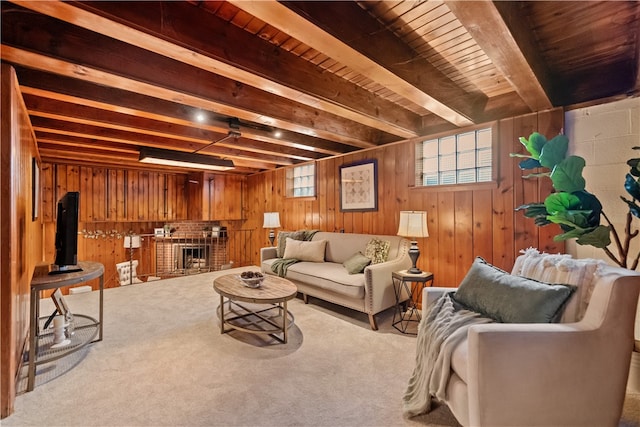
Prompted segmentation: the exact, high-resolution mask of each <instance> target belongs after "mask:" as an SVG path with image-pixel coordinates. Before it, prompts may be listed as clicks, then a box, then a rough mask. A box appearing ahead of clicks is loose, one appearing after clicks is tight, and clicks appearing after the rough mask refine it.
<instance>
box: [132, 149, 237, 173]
mask: <svg viewBox="0 0 640 427" xmlns="http://www.w3.org/2000/svg"><path fill="white" fill-rule="evenodd" d="M139 160H140V162H142V163H151V164H155V165H164V166H178V167H185V168H196V169H206V170H217V171H225V170H229V169H233V168H234V164H233V161H231V160H228V159H221V158H219V157H213V156H207V155H204V154H195V153H185V152H182V151H173V150H165V149H162V148H152V147H142V148H140V158H139Z"/></svg>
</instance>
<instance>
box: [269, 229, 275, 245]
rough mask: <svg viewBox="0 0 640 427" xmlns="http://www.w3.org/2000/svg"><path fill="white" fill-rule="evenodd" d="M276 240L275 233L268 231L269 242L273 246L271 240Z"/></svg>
mask: <svg viewBox="0 0 640 427" xmlns="http://www.w3.org/2000/svg"><path fill="white" fill-rule="evenodd" d="M275 240H276V233H275V232H274V231H273V230H270V231H269V244H270V245H271V246H273V242H274V241H275Z"/></svg>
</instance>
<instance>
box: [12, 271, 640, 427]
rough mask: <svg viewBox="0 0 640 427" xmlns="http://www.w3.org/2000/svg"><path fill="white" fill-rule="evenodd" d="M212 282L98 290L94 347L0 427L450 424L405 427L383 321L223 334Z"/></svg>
mask: <svg viewBox="0 0 640 427" xmlns="http://www.w3.org/2000/svg"><path fill="white" fill-rule="evenodd" d="M243 269H247V268H243ZM226 273H228V271H226V272H223V274H226ZM218 274H221V273H220V272H217V273H205V274H200V275H197V276H187V277H181V278H175V279H169V280H162V281H157V282H151V283H145V284H138V285H133V286H127V287H121V288H114V289H108V290H105V303H104V319H105V325H104V340H103V341H102V342H99V343H94V344H92V345H90V346H89V347H87V348H86V349H85V350H83V351H80V352H78V353H76V354H75V355H74V356H70V357H68V358H65V359H62V360H60V361H58V362H57V363H51V364H47V365H43V366H40V367H39V368H38V371H39V373H38V376H37V378H36V388H35V390H34V391H32V392H29V393H21V394H20V395H19V396H18V398H17V400H16V411H15V413H14V414H13V415H11V416H10V417H8V418H6V419H4V420H2V425H3V426H45V425H46V426H53V425H61V426H62V425H64V426H163V425H170V426H197V425H202V426H417V425H422V426H434V427H435V426H457V425H458V424H457V423H456V421H455V419H454V418H453V416H452V415H451V413H450V412H449V411H448V409H447V408H446V407H445V406H441V407H438V408H437V409H435V410H434V411H432V412H431V413H429V414H427V415H424V416H420V417H415V418H412V419H406V418H403V416H402V411H401V397H402V394H403V392H404V390H405V387H406V384H407V380H408V378H409V375H410V374H411V371H412V369H413V363H414V357H415V354H414V353H415V337H413V336H409V335H403V334H401V333H399V332H397V331H396V330H395V329H394V328H393V327H392V326H391V319H392V317H393V311H392V310H387V311H386V312H384V313H382V314H381V315H379V317H378V320H379V326H380V330H379V331H377V332H375V331H371V330H370V328H369V325H368V321H367V317H366V315H364V314H360V313H356V312H353V311H350V310H346V309H342V308H340V307H336V306H334V305H331V304H328V303H324V302H322V301H319V300H317V299H312V302H311V304H308V305H305V304H304V303H303V302H302V301H301V300H300V299H295V300H293V301H290V304H289V308H290V310H291V312H292V313H293V314H294V315H295V325H294V326H293V327H292V328H291V329H290V335H289V343H287V344H279V343H277V341H275V340H273V339H271V338H268V337H261V336H254V335H248V334H243V333H240V332H231V333H228V334H224V335H222V334H220V329H219V325H218V321H217V318H216V315H215V310H216V307H217V306H218V302H219V296H218V295H217V294H216V293H215V292H214V291H213V288H212V283H213V278H214V277H215V276H216V275H218ZM97 295H98V293H97V292H91V293H87V294H78V295H71V296H69V297H66V299H67V302H68V304H69V305H70V308H71V310H72V311H74V312H76V313H84V314H89V315H94V316H97V309H96V307H97ZM49 303H50V302H49V300H46V301H44V302H43V304H49ZM51 307H52V306H51ZM51 307H49V306H47V307H46V308H43V310H42V312H43V313H47V312H49V309H50V308H51ZM89 307H90V308H89ZM21 386H22V387H24V386H25V381H21ZM638 414H640V396H635V398H634V399H631V398H629V399H627V404H626V406H625V417H624V418H623V420H622V421H621V423H620V425H621V426H625V427H631V426H634V427H635V426H638V425H639V423H638V421H636V420H637V415H638ZM629 417H635V418H629Z"/></svg>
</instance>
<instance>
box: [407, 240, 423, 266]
mask: <svg viewBox="0 0 640 427" xmlns="http://www.w3.org/2000/svg"><path fill="white" fill-rule="evenodd" d="M408 254H409V258H411V264H412V266H411V268H410V269H408V270H407V273H409V274H421V273H422V270H420V269H419V268H418V267H416V263H417V262H418V258H419V257H420V249H418V242H416V241H415V240H413V241H411V247H410V248H409V252H408Z"/></svg>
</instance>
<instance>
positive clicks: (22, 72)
mask: <svg viewBox="0 0 640 427" xmlns="http://www.w3.org/2000/svg"><path fill="white" fill-rule="evenodd" d="M16 73H17V74H18V76H19V77H18V78H19V81H20V90H21V91H22V93H23V94H31V95H36V96H39V97H44V98H51V99H54V100H59V101H64V102H68V103H73V104H78V105H83V106H89V107H93V108H98V109H103V110H109V111H117V112H120V113H122V114H128V115H133V116H137V117H144V118H148V119H151V120H160V121H165V122H168V123H174V124H177V125H184V126H198V127H200V128H202V129H207V130H210V131H213V132H226V131H228V129H229V123H228V121H223V120H220V119H216V118H215V114H213V113H211V112H209V111H204V110H201V109H197V108H194V107H190V106H186V105H184V104H178V103H174V102H170V101H165V100H160V99H157V98H152V97H148V96H145V95H141V94H137V93H132V92H127V91H124V90H120V89H116V88H107V87H104V86H101V85H97V84H93V83H90V82H85V81H80V80H76V79H73V78H69V77H64V76H60V75H54V74H49V73H44V72H41V71H38V70H32V69H28V68H23V67H17V68H16ZM197 113H203V114H204V115H205V116H206V117H205V120H204V121H203V122H197V121H196V119H195V117H196V114H197ZM239 130H240V132H241V133H242V135H243V136H245V137H247V138H250V139H254V140H256V141H263V142H267V143H271V144H275V145H280V146H283V147H293V148H300V149H302V150H305V151H312V152H316V153H321V154H326V155H336V154H340V153H344V152H349V151H351V150H355V148H354V147H352V146H349V145H344V144H339V143H336V142H333V141H329V140H325V139H321V138H315V137H311V136H308V135H303V134H300V133H296V132H291V131H287V130H282V131H281V133H282V135H281V136H280V137H277V136H275V132H274V131H273V130H271V129H270V128H268V127H264V129H262V128H256V127H252V126H251V125H249V124H246V123H244V122H242V121H241V122H240V126H239Z"/></svg>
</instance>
